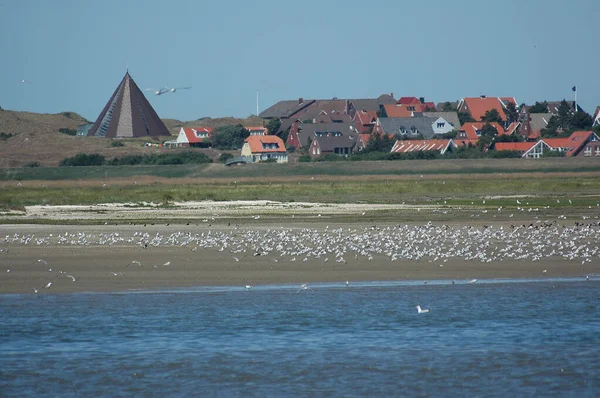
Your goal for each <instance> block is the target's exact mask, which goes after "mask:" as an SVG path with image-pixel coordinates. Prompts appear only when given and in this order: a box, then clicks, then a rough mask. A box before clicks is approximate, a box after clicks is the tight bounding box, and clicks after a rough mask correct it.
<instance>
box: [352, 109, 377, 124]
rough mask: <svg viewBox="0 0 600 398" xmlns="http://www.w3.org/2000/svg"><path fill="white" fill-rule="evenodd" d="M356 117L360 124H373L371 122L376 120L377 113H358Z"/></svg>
mask: <svg viewBox="0 0 600 398" xmlns="http://www.w3.org/2000/svg"><path fill="white" fill-rule="evenodd" d="M356 116H357V117H358V119H359V121H360V123H361V124H373V120H374V119H377V111H358V112H356Z"/></svg>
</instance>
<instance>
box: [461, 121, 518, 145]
mask: <svg viewBox="0 0 600 398" xmlns="http://www.w3.org/2000/svg"><path fill="white" fill-rule="evenodd" d="M486 124H487V122H468V123H465V124H463V125H462V127H461V128H460V130H459V131H458V134H457V135H456V138H459V139H463V138H465V139H468V140H475V141H477V140H478V139H479V137H481V130H482V129H483V126H485V125H486ZM489 124H490V125H491V126H492V127H494V128H495V129H496V131H497V132H498V135H504V134H506V131H505V130H504V128H503V127H502V126H500V124H498V122H491V123H489ZM513 131H514V130H513Z"/></svg>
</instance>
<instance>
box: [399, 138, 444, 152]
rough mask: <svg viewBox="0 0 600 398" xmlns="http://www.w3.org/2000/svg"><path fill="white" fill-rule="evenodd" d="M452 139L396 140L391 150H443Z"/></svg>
mask: <svg viewBox="0 0 600 398" xmlns="http://www.w3.org/2000/svg"><path fill="white" fill-rule="evenodd" d="M451 141H452V140H450V139H448V140H398V141H396V143H395V144H394V147H393V148H392V152H396V153H407V152H415V151H440V152H441V151H443V150H445V149H446V148H448V145H450V142H451Z"/></svg>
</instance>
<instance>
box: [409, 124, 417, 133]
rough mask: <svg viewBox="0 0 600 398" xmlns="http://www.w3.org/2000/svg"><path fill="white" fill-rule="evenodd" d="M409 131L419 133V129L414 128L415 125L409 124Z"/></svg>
mask: <svg viewBox="0 0 600 398" xmlns="http://www.w3.org/2000/svg"><path fill="white" fill-rule="evenodd" d="M410 132H411V133H412V134H418V133H419V130H417V128H416V127H415V126H411V128H410Z"/></svg>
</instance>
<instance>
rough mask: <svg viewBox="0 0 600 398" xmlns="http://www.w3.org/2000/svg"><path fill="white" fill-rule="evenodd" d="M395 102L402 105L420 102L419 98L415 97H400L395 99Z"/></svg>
mask: <svg viewBox="0 0 600 398" xmlns="http://www.w3.org/2000/svg"><path fill="white" fill-rule="evenodd" d="M396 103H397V104H402V105H409V104H410V105H414V104H420V103H421V101H419V99H418V98H417V97H400V99H399V100H398V101H396Z"/></svg>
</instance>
